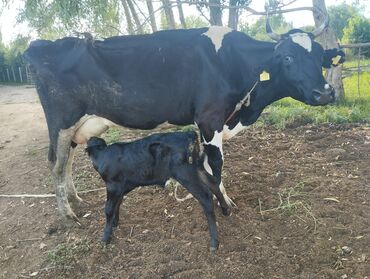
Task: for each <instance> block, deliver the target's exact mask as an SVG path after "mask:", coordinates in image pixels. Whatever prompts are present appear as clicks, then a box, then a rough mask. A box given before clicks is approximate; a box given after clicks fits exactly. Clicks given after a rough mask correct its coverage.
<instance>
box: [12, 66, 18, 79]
mask: <svg viewBox="0 0 370 279" xmlns="http://www.w3.org/2000/svg"><path fill="white" fill-rule="evenodd" d="M11 69H12V74H13V80H14V82H17V80H16V78H15V72H14V67H11Z"/></svg>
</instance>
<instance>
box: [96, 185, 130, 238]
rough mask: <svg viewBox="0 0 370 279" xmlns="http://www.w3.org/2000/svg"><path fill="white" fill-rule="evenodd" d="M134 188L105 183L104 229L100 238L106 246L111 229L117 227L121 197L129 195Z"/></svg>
mask: <svg viewBox="0 0 370 279" xmlns="http://www.w3.org/2000/svg"><path fill="white" fill-rule="evenodd" d="M134 188H135V187H130V186H129V185H127V184H125V183H123V184H122V183H117V182H110V183H109V182H108V183H107V200H106V202H105V218H106V220H105V227H104V232H103V237H102V242H103V243H105V244H108V243H109V242H110V239H111V236H112V231H113V227H116V226H117V225H118V220H119V208H120V205H121V203H122V200H123V196H124V195H125V194H127V193H129V192H130V191H131V190H132V189H134Z"/></svg>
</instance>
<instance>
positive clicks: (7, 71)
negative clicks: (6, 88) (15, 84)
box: [6, 68, 10, 82]
mask: <svg viewBox="0 0 370 279" xmlns="http://www.w3.org/2000/svg"><path fill="white" fill-rule="evenodd" d="M6 73H7V75H8V82H10V74H9V69H8V68H6Z"/></svg>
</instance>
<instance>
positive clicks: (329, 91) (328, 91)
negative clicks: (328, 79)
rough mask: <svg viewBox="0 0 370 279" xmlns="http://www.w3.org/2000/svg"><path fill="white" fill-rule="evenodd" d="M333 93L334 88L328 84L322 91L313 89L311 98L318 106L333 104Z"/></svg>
mask: <svg viewBox="0 0 370 279" xmlns="http://www.w3.org/2000/svg"><path fill="white" fill-rule="evenodd" d="M334 93H335V92H334V88H333V87H332V86H330V85H328V84H326V85H325V89H324V90H318V89H314V90H313V91H312V95H313V98H314V100H315V102H316V103H317V104H318V105H326V104H329V103H332V102H334V100H335V94H334Z"/></svg>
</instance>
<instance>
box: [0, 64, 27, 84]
mask: <svg viewBox="0 0 370 279" xmlns="http://www.w3.org/2000/svg"><path fill="white" fill-rule="evenodd" d="M0 82H3V83H33V79H32V75H31V72H30V68H29V67H28V66H22V67H6V68H0Z"/></svg>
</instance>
